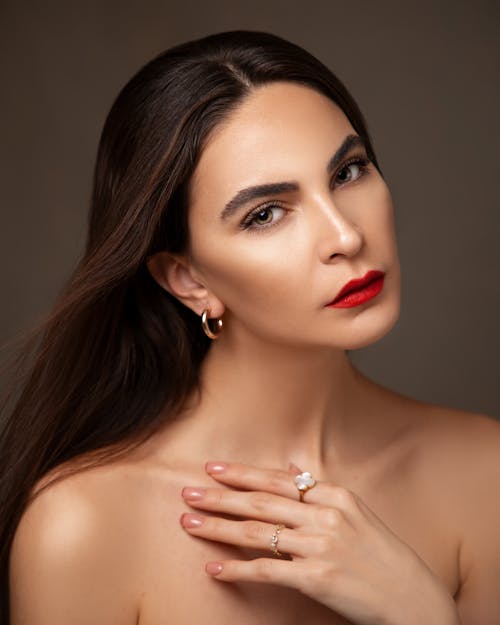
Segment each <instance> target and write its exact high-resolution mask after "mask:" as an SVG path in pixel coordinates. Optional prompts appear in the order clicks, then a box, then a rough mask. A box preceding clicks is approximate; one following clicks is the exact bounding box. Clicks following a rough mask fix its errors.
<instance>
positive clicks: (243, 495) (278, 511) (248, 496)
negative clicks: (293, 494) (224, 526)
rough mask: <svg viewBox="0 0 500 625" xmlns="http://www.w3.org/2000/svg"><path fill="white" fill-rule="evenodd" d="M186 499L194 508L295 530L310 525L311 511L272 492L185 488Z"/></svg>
mask: <svg viewBox="0 0 500 625" xmlns="http://www.w3.org/2000/svg"><path fill="white" fill-rule="evenodd" d="M182 496H183V498H184V500H185V501H186V503H188V504H189V505H190V506H192V507H193V508H200V509H202V510H210V511H211V512H224V513H228V514H233V515H236V516H242V517H246V518H252V519H258V520H260V521H269V522H270V523H276V522H280V523H284V524H285V525H286V526H288V527H291V528H297V527H301V526H303V525H306V524H308V523H310V520H309V517H310V514H311V510H310V509H308V508H306V506H304V505H303V504H301V503H300V502H299V501H292V500H290V499H288V497H283V496H281V495H274V494H272V493H263V492H259V491H256V492H248V491H238V490H231V489H229V488H227V489H226V488H199V487H190V486H186V487H184V488H183V489H182Z"/></svg>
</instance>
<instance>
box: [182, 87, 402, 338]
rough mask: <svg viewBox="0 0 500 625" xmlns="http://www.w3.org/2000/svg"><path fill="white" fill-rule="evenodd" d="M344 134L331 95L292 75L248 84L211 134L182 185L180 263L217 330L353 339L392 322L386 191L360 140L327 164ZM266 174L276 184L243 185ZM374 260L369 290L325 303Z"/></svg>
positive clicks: (393, 268)
mask: <svg viewBox="0 0 500 625" xmlns="http://www.w3.org/2000/svg"><path fill="white" fill-rule="evenodd" d="M350 135H351V136H352V135H354V136H357V134H356V132H355V131H354V129H353V127H352V126H351V124H350V122H349V121H348V119H347V117H346V116H345V115H344V113H343V112H342V111H341V109H340V108H339V107H338V106H337V105H336V104H334V103H333V102H332V101H331V100H329V99H328V98H327V97H325V96H323V95H322V94H320V93H318V92H316V91H314V90H313V89H310V88H308V87H305V86H301V85H298V84H295V83H291V82H278V83H276V82H275V83H271V84H268V85H265V86H262V87H259V88H257V89H256V90H254V91H253V93H252V94H251V95H250V96H249V97H248V98H247V99H246V100H245V101H244V102H243V103H242V104H241V105H240V106H239V108H237V109H236V110H235V111H233V112H232V113H231V114H230V116H229V117H228V118H227V119H226V120H225V122H223V123H222V124H220V125H219V126H218V127H217V128H216V129H215V131H214V132H213V134H212V136H211V137H210V139H209V141H208V143H207V145H206V147H205V149H204V151H203V153H202V155H201V158H200V161H199V163H198V165H197V168H196V170H195V172H194V175H193V178H192V184H191V189H190V201H189V211H190V212H189V228H190V236H191V244H190V261H191V265H192V267H193V269H194V270H195V271H196V274H197V276H198V277H199V278H200V279H201V281H202V282H203V283H204V284H205V285H206V287H207V288H208V289H209V292H210V297H209V300H208V302H207V303H209V304H210V303H212V309H213V310H217V311H218V313H219V314H220V311H221V310H223V311H224V315H223V320H224V328H223V333H224V332H228V333H229V332H230V333H231V335H233V336H234V333H246V334H252V335H254V336H258V337H260V338H263V339H265V340H272V341H275V342H279V343H290V344H294V345H301V346H303V345H306V344H308V345H322V346H330V347H337V348H340V349H355V348H358V347H363V346H365V345H368V344H370V343H372V342H374V341H376V340H378V339H379V338H381V337H382V336H384V335H385V334H386V333H387V332H388V331H389V330H390V329H391V328H392V327H393V325H394V324H395V322H396V320H397V318H398V316H399V305H400V268H399V260H398V253H397V247H396V240H395V232H394V222H393V205H392V199H391V195H390V192H389V189H388V187H387V185H386V183H385V182H384V180H383V178H382V177H381V175H380V174H379V173H378V171H377V169H376V168H375V166H374V165H373V164H372V163H371V162H367V163H366V167H363V163H364V161H365V160H367V155H366V151H365V148H364V146H363V144H362V142H359V143H358V144H356V143H354V144H353V145H352V146H351V147H350V148H349V149H348V151H347V152H346V153H344V154H343V155H341V158H340V161H339V162H338V164H336V165H334V167H333V169H331V171H330V172H329V171H327V165H328V164H329V162H330V161H331V159H332V157H333V155H334V154H335V153H336V152H337V150H339V148H340V147H341V146H342V145H343V143H344V141H345V140H346V138H347V137H348V136H350ZM349 161H351V163H349ZM269 184H273V185H274V184H279V185H281V187H282V188H281V189H275V190H269V189H268V190H267V192H265V194H262V195H258V196H257V195H255V196H252V197H250V195H251V194H250V193H249V192H246V193H242V190H243V189H246V188H247V187H255V186H260V185H269ZM245 195H246V198H245ZM236 196H238V198H239V199H241V201H236V200H235V197H236ZM231 200H233V203H232V207H230V208H226V209H225V207H226V205H228V203H229V202H230V201H231ZM372 269H375V270H380V271H383V272H385V280H384V286H383V289H382V291H381V292H380V293H378V295H376V296H375V297H373V298H372V299H370V300H368V301H366V302H365V303H362V304H360V305H357V306H354V307H350V308H332V307H328V306H326V304H328V303H329V302H331V301H332V300H333V299H334V297H335V296H336V295H337V294H338V292H339V291H340V289H341V288H342V287H343V286H344V285H345V284H346V283H347V282H348V281H350V280H352V279H355V278H360V277H362V276H364V275H365V274H366V273H367V271H369V270H372ZM214 302H215V304H214ZM197 312H200V311H197Z"/></svg>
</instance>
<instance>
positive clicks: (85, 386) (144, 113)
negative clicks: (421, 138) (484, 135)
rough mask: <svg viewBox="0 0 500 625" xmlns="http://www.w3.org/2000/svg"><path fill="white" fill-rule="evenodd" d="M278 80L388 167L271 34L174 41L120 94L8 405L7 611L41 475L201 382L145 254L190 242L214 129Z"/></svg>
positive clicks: (102, 457)
mask: <svg viewBox="0 0 500 625" xmlns="http://www.w3.org/2000/svg"><path fill="white" fill-rule="evenodd" d="M278 80H280V81H281V80H286V81H294V82H297V83H301V84H303V85H306V86H310V87H312V88H313V89H316V90H317V91H319V92H321V93H323V94H325V95H326V96H327V97H329V98H330V99H331V100H333V101H334V102H336V103H337V105H338V106H339V107H340V108H341V109H342V110H343V112H344V113H345V115H346V116H347V117H348V119H349V120H350V122H351V124H352V126H353V127H354V129H355V130H356V131H357V133H358V134H359V135H360V136H361V137H362V138H363V140H364V142H365V145H366V148H367V153H368V157H369V158H370V160H371V161H372V162H374V164H375V166H376V167H377V168H378V169H379V170H380V168H379V167H378V164H377V162H376V158H375V154H374V152H373V149H372V143H371V140H370V137H369V135H368V131H367V128H366V124H365V121H364V119H363V116H362V114H361V112H360V110H359V108H358V106H357V105H356V103H355V101H354V100H353V98H352V97H351V95H350V94H349V93H348V91H347V89H346V88H345V87H344V85H343V84H342V83H341V82H340V80H339V79H338V78H337V77H336V76H335V75H334V74H332V72H331V71H330V70H329V69H328V68H327V67H326V66H325V65H323V64H322V63H321V62H320V61H319V60H317V59H316V58H315V57H314V56H312V55H311V54H310V53H308V52H306V51H305V50H304V49H302V48H301V47H299V46H297V45H295V44H293V43H290V42H288V41H286V40H285V39H282V38H281V37H278V36H275V35H272V34H270V33H265V32H258V31H241V30H239V31H229V32H222V33H216V34H213V35H210V36H207V37H204V38H201V39H198V40H194V41H189V42H186V43H183V44H180V45H177V46H175V47H172V48H170V49H168V50H166V51H165V52H164V53H162V54H161V55H159V56H158V57H156V58H155V59H153V60H152V61H150V62H149V63H147V64H146V65H145V66H144V67H143V68H142V69H141V70H140V71H139V72H138V73H137V74H136V75H135V76H134V77H133V78H132V79H131V80H130V81H129V82H128V83H127V84H126V85H125V87H124V88H123V89H122V91H121V92H120V93H119V95H118V97H117V99H116V101H115V102H114V104H113V106H112V108H111V111H110V112H109V114H108V117H107V119H106V122H105V125H104V128H103V131H102V136H101V139H100V143H99V148H98V154H97V160H96V165H95V171H94V181H93V193H92V201H91V206H90V213H89V224H88V236H87V241H86V247H85V252H84V255H83V257H82V258H81V260H80V261H79V263H78V264H77V266H76V268H75V270H74V272H73V273H72V275H71V277H70V278H69V280H68V281H67V283H66V285H65V287H64V289H63V290H62V292H61V294H60V296H59V298H58V300H57V302H56V304H55V306H54V309H53V311H52V312H51V314H50V315H49V316H48V317H47V318H46V319H45V321H44V322H43V323H42V324H41V325H40V326H39V327H38V328H36V329H35V330H34V331H33V332H32V334H31V336H30V337H29V339H28V341H27V342H26V344H25V346H24V348H23V350H22V352H21V357H20V359H19V363H20V364H19V365H18V366H16V368H15V373H14V374H12V376H13V377H12V380H13V381H14V383H13V386H12V388H14V389H15V390H14V391H12V390H11V391H10V393H9V394H8V397H7V399H6V400H5V401H4V402H3V408H5V406H7V405H8V404H9V401H8V400H9V399H12V393H13V392H15V393H17V397H16V400H15V402H12V401H11V402H10V403H11V404H12V403H13V407H11V409H9V410H8V411H5V416H4V417H3V419H2V425H1V430H0V562H1V563H2V564H1V566H2V569H1V579H0V583H1V601H2V603H1V612H0V614H1V615H2V617H4V618H6V619H8V556H9V552H10V547H11V543H12V539H13V536H14V533H15V530H16V527H17V524H18V522H19V519H20V517H21V515H22V513H23V510H24V509H25V507H26V506H27V504H28V503H29V501H30V499H31V497H32V496H33V491H34V487H35V485H36V484H37V483H38V482H39V480H40V478H42V477H43V476H44V475H45V474H47V473H48V472H49V471H51V470H52V469H54V468H55V467H60V466H64V465H65V463H66V464H67V466H68V467H70V466H72V467H73V469H71V470H75V469H74V467H75V466H77V464H76V462H75V460H76V459H77V457H78V458H80V459H84V462H83V463H79V464H78V467H79V468H80V469H81V468H82V467H84V466H96V465H97V464H100V463H103V462H105V461H107V460H109V459H110V458H112V457H115V456H116V454H122V453H126V452H127V451H128V450H130V449H131V448H132V447H134V446H136V445H138V444H140V443H141V442H142V441H145V440H146V439H147V438H148V437H149V436H151V435H152V434H153V433H154V432H155V431H156V430H157V429H158V428H159V427H160V426H161V425H162V424H163V423H164V419H165V417H164V415H165V414H168V415H170V416H171V415H174V414H175V412H176V411H177V410H178V409H179V408H180V407H181V406H182V404H183V403H184V402H185V400H186V398H187V396H188V394H189V393H191V392H192V391H193V390H194V389H196V388H198V377H199V368H200V363H201V362H202V360H203V358H204V356H205V354H206V352H207V350H208V348H209V345H210V341H209V339H208V338H207V337H206V336H205V335H204V333H203V331H202V329H201V325H200V322H199V318H198V317H197V315H195V314H194V313H193V312H192V311H191V310H190V309H189V308H187V307H185V306H183V305H182V304H180V302H178V301H177V300H176V299H175V298H174V297H172V296H171V295H170V294H169V293H167V292H166V291H164V290H163V289H162V288H161V287H160V286H159V285H158V284H157V283H156V282H155V280H154V279H153V278H152V277H151V275H150V273H149V271H148V268H147V266H146V261H147V259H148V257H149V256H150V255H152V254H154V253H155V252H158V251H160V250H169V251H171V252H177V253H182V252H185V251H186V250H188V249H189V232H188V227H187V209H188V184H189V181H190V178H191V174H192V172H193V171H194V168H195V166H196V163H197V159H198V157H199V155H200V153H201V151H202V150H203V146H204V144H205V143H206V141H207V138H208V136H209V135H210V132H211V131H212V130H213V129H214V128H215V127H216V126H217V124H218V123H219V122H220V121H221V120H223V119H224V118H225V117H226V116H227V115H228V114H229V113H230V112H231V111H232V110H234V109H235V108H236V107H237V106H238V105H239V104H240V103H241V101H242V100H243V99H244V98H245V97H246V96H247V95H248V94H249V93H250V92H251V90H252V89H253V88H255V87H258V86H259V85H262V84H265V83H269V82H272V81H278ZM27 362H29V365H28V366H26V363H27ZM23 367H24V369H23ZM21 371H22V373H21ZM69 461H73V462H72V463H71V465H70V463H69Z"/></svg>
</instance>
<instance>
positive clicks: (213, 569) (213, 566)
mask: <svg viewBox="0 0 500 625" xmlns="http://www.w3.org/2000/svg"><path fill="white" fill-rule="evenodd" d="M205 571H206V572H207V573H209V574H210V575H218V574H219V573H220V572H221V571H222V564H221V563H220V562H207V564H206V565H205Z"/></svg>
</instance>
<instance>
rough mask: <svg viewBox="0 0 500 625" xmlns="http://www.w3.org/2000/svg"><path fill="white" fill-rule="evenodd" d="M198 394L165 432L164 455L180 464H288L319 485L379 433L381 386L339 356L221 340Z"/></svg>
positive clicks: (332, 351) (326, 350) (211, 353)
mask: <svg viewBox="0 0 500 625" xmlns="http://www.w3.org/2000/svg"><path fill="white" fill-rule="evenodd" d="M223 338H224V340H223ZM200 388H201V393H200V394H199V395H198V394H196V395H195V396H193V397H192V398H191V400H190V401H189V402H188V404H187V407H186V408H185V410H183V411H182V413H181V414H180V415H179V418H177V419H176V420H175V421H174V422H173V423H171V424H170V425H169V428H168V440H169V441H171V444H169V445H168V447H169V449H168V456H169V458H172V453H173V456H174V457H177V456H179V458H176V459H177V460H178V462H182V461H183V460H184V462H185V461H186V460H188V461H189V462H192V461H195V462H196V463H197V464H198V463H199V464H201V465H202V464H204V462H206V461H229V462H231V461H233V462H243V463H247V464H253V465H258V466H264V467H268V468H282V469H287V468H288V464H289V463H290V462H292V463H294V464H295V465H297V466H298V467H299V468H301V469H302V470H308V471H311V472H314V475H316V476H317V477H318V479H321V476H322V475H325V474H328V467H330V466H331V465H332V463H333V464H335V463H336V462H344V460H347V459H349V461H350V460H351V459H352V460H354V459H355V457H356V456H357V455H359V454H364V453H365V452H368V447H369V445H371V444H373V443H374V437H376V435H377V433H379V432H378V429H377V428H380V423H378V424H377V423H376V420H373V419H371V415H373V412H374V410H373V409H374V399H375V397H376V394H377V392H378V393H380V392H381V391H380V389H381V387H378V386H377V385H375V384H374V383H372V382H370V381H369V380H368V379H367V378H365V377H364V376H363V375H362V374H360V373H359V372H358V371H357V370H356V369H355V368H354V367H353V365H352V364H351V363H350V361H349V359H348V358H347V356H346V354H345V352H344V351H343V350H337V349H332V348H324V347H321V348H315V349H312V348H310V347H308V348H307V349H305V348H300V347H290V346H282V345H277V344H276V343H272V342H270V341H260V340H256V339H255V337H252V338H251V340H250V339H248V338H247V339H246V340H245V339H242V338H240V339H239V340H238V341H237V340H235V339H231V338H230V337H228V336H227V335H226V336H225V337H222V336H221V338H220V339H218V340H217V341H214V342H213V343H212V345H211V347H210V349H209V352H208V354H207V356H206V358H205V360H204V362H203V365H202V369H201V385H200Z"/></svg>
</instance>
